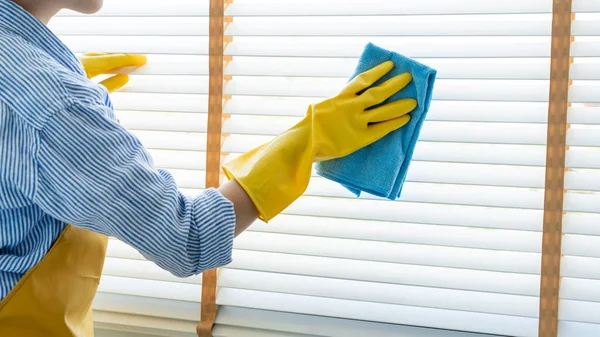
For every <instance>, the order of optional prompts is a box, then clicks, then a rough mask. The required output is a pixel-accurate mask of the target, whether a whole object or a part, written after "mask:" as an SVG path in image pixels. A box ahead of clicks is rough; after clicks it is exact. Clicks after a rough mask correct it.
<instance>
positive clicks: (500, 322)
mask: <svg viewBox="0 0 600 337" xmlns="http://www.w3.org/2000/svg"><path fill="white" fill-rule="evenodd" d="M219 294H220V296H219V298H218V299H217V303H218V304H220V305H232V306H241V307H251V308H257V309H264V310H279V311H286V312H295V313H302V314H312V315H323V316H330V317H340V316H341V317H346V318H351V319H359V320H367V321H368V320H373V319H374V318H375V317H377V320H378V321H381V322H387V323H396V324H407V325H416V326H432V327H434V328H435V327H440V328H441V327H443V328H450V329H456V330H470V331H479V332H486V333H497V334H508V335H520V336H535V334H536V333H537V320H536V319H535V318H524V317H517V316H502V315H492V314H481V313H469V312H464V311H454V310H443V309H431V308H420V307H411V306H400V305H391V304H381V303H368V302H359V301H350V300H338V299H328V298H323V297H309V296H301V295H290V294H278V293H272V292H259V291H251V290H239V289H230V288H224V289H221V291H220V292H219Z"/></svg>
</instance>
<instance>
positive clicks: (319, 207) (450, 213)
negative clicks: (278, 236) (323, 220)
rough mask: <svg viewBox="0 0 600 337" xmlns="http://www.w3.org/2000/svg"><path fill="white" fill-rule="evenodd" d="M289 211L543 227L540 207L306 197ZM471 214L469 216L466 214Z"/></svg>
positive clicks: (474, 224)
mask: <svg viewBox="0 0 600 337" xmlns="http://www.w3.org/2000/svg"><path fill="white" fill-rule="evenodd" d="M286 213H287V214H295V215H312V216H325V217H341V218H349V219H364V220H381V221H401V222H414V223H427V224H438V225H454V226H468V227H485V228H501V229H519V230H531V231H540V230H541V226H542V212H541V211H539V210H527V209H511V208H502V209H501V208H484V207H476V206H455V205H440V204H435V205H434V204H424V203H404V202H389V201H379V200H353V199H335V198H321V197H302V198H300V199H298V200H297V201H296V202H295V203H294V204H292V205H291V206H290V207H289V208H288V209H287V210H286ZM464 214H469V217H468V218H467V217H464Z"/></svg>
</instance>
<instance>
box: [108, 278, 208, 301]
mask: <svg viewBox="0 0 600 337" xmlns="http://www.w3.org/2000/svg"><path fill="white" fill-rule="evenodd" d="M201 291H202V286H201V285H198V284H189V283H181V282H177V283H173V282H164V281H156V280H145V279H132V278H129V277H117V276H109V275H103V276H102V282H100V285H99V286H98V292H99V293H106V294H113V295H116V294H118V295H130V296H139V297H143V298H146V299H149V300H152V299H157V298H158V299H167V300H175V301H188V302H192V303H197V301H198V299H199V298H200V293H201Z"/></svg>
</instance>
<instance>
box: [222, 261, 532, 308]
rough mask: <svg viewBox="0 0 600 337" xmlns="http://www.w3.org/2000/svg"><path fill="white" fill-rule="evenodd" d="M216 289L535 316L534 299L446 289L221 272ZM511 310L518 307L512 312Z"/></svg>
mask: <svg viewBox="0 0 600 337" xmlns="http://www.w3.org/2000/svg"><path fill="white" fill-rule="evenodd" d="M219 286H221V287H226V288H236V289H245V290H259V291H269V292H279V293H286V294H296V295H308V296H317V297H327V298H336V299H347V300H356V301H364V302H374V303H387V304H400V305H410V306H418V307H427V308H439V309H452V310H461V311H469V312H480V313H491V314H504V315H516V316H523V317H536V316H537V311H538V303H537V299H536V298H535V297H533V296H516V295H506V294H493V293H482V292H467V291H460V290H450V289H432V288H424V287H414V286H403V285H395V284H384V283H372V282H361V281H350V280H340V279H328V278H318V277H308V276H298V275H285V274H276V273H264V272H255V271H243V270H233V269H225V270H223V271H222V272H221V273H220V274H219ZM515 308H518V309H517V310H515Z"/></svg>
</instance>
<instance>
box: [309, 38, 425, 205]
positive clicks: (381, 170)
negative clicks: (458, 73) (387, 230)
mask: <svg viewBox="0 0 600 337" xmlns="http://www.w3.org/2000/svg"><path fill="white" fill-rule="evenodd" d="M388 60H392V61H394V64H395V67H394V69H392V71H390V72H389V73H388V74H387V75H386V76H385V77H383V78H382V79H381V80H380V81H379V82H377V83H375V84H374V85H378V84H380V83H382V82H383V81H385V80H387V79H389V78H390V77H393V76H395V75H398V74H401V73H405V72H409V73H411V74H412V77H413V80H412V82H410V83H409V84H408V86H406V87H405V88H404V89H402V90H401V91H400V92H398V93H396V94H395V95H393V96H392V97H390V98H389V99H388V100H387V101H386V102H384V103H387V102H392V101H396V100H399V99H403V98H415V99H416V100H417V103H418V105H417V108H416V109H415V110H413V111H412V112H411V113H410V115H411V119H410V122H408V124H407V125H405V126H403V127H402V128H400V129H398V130H396V131H394V132H392V133H390V134H388V135H387V136H385V137H384V138H382V139H380V140H378V141H377V142H375V143H373V144H371V145H369V146H367V147H365V148H363V149H360V150H358V151H356V152H354V153H352V154H350V155H348V156H346V157H343V158H338V159H333V160H328V161H324V162H321V163H318V164H317V174H319V175H320V176H323V177H325V178H327V179H330V180H333V181H336V182H338V183H340V184H342V185H344V187H346V188H347V189H348V190H350V191H351V192H353V193H354V194H356V195H357V196H360V193H361V191H362V192H367V193H370V194H372V195H376V196H379V197H383V198H387V199H391V200H395V199H398V198H399V197H400V192H401V191H402V186H403V185H404V180H405V179H406V173H407V171H408V166H409V164H410V161H411V158H412V155H413V151H414V149H415V145H416V143H417V139H418V137H419V132H420V131H421V127H422V126H423V121H424V120H425V116H426V114H427V111H428V110H429V103H430V102H431V93H432V90H433V83H434V82H435V76H436V73H437V72H436V70H435V69H432V68H430V67H428V66H426V65H423V64H421V63H419V62H417V61H415V60H412V59H410V58H408V57H406V56H403V55H400V54H398V53H394V52H391V51H389V50H385V49H383V48H380V47H377V46H375V45H374V44H371V43H369V44H368V45H367V46H366V47H365V49H364V51H363V53H362V55H361V57H360V60H359V62H358V66H357V68H356V71H355V73H354V75H353V76H352V78H354V77H355V76H357V75H358V74H360V73H362V72H365V71H367V70H369V69H371V68H373V67H375V66H376V65H378V64H380V63H382V62H385V61H388Z"/></svg>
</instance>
